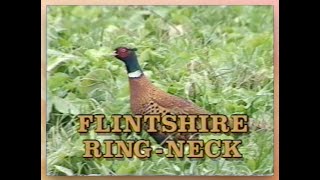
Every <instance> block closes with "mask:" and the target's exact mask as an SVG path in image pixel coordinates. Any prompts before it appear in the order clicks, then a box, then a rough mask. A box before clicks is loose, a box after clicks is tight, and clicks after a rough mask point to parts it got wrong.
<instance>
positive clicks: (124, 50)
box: [119, 48, 127, 53]
mask: <svg viewBox="0 0 320 180" xmlns="http://www.w3.org/2000/svg"><path fill="white" fill-rule="evenodd" d="M119 51H120V52H122V53H124V52H126V51H127V50H126V49H125V48H121V49H120V50H119Z"/></svg>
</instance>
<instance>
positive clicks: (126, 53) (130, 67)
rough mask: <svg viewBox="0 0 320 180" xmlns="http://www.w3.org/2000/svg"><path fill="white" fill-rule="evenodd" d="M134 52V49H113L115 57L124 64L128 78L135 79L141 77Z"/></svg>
mask: <svg viewBox="0 0 320 180" xmlns="http://www.w3.org/2000/svg"><path fill="white" fill-rule="evenodd" d="M135 51H137V49H136V48H132V49H131V48H126V47H118V48H116V49H115V57H116V58H117V59H119V60H121V61H122V62H124V63H125V65H126V68H127V72H128V76H129V77H132V78H135V77H140V76H141V75H142V69H141V68H140V65H139V62H138V59H137V56H136V53H135Z"/></svg>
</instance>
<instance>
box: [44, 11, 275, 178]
mask: <svg viewBox="0 0 320 180" xmlns="http://www.w3.org/2000/svg"><path fill="white" fill-rule="evenodd" d="M47 42H48V44H47V57H48V59H47V64H48V67H47V70H48V71H47V88H48V90H47V108H48V110H47V112H48V116H47V173H48V174H49V175H270V174H273V11H272V7H271V6H194V7H192V6H188V7H183V6H157V7H152V6H144V7H143V6H121V7H115V6H113V7H111V6H110V7H107V6H49V7H48V14H47ZM121 45H126V46H130V47H136V48H138V52H137V53H138V57H139V61H140V64H141V66H142V67H143V69H144V72H145V74H146V75H147V76H148V77H149V78H150V79H151V80H152V82H153V84H154V85H155V86H157V87H158V88H160V89H162V90H164V91H166V92H169V93H171V94H174V95H177V96H180V97H183V98H185V99H188V100H191V101H193V102H195V103H196V104H198V105H199V106H201V107H203V108H205V109H206V110H208V111H210V112H212V113H220V114H225V115H228V116H230V115H231V114H237V113H239V114H248V115H249V117H251V118H253V119H255V121H256V122H257V123H260V124H264V125H266V126H267V127H268V128H265V129H260V130H253V131H252V132H251V133H250V134H248V135H244V136H234V135H216V134H212V135H208V136H201V138H202V139H204V140H205V141H208V140H209V139H213V138H215V139H241V140H242V141H243V145H242V146H241V148H240V152H241V153H242V154H243V155H244V158H243V159H239V160H227V159H222V158H219V159H214V160H212V159H208V158H205V159H202V160H199V161H192V160H188V159H185V160H168V159H166V158H164V157H158V156H155V155H154V156H152V158H151V159H149V160H145V161H141V160H139V159H136V158H134V159H125V160H122V161H119V160H105V159H92V160H86V159H84V158H82V155H83V153H84V145H83V143H82V141H83V140H84V139H87V138H90V139H92V138H96V139H98V140H100V141H102V140H104V139H120V138H122V139H142V138H144V139H150V140H151V141H152V142H153V146H154V147H157V146H158V145H156V144H155V142H154V140H153V139H152V138H151V137H150V136H149V135H148V134H147V133H143V134H142V135H140V136H138V135H136V134H130V135H128V136H125V135H123V136H122V137H119V136H116V135H113V134H110V135H105V136H101V135H100V136H97V135H96V134H94V133H93V132H90V133H89V134H88V135H81V136H80V135H79V134H78V133H77V127H78V122H77V119H76V115H78V114H80V113H81V114H84V113H88V114H95V113H103V114H106V115H107V117H110V115H111V114H128V113H131V112H130V105H129V101H130V99H129V86H128V79H127V75H126V72H125V68H124V65H123V64H122V63H121V62H120V61H118V60H116V59H115V58H113V57H110V56H108V55H109V54H110V53H111V52H112V51H113V49H114V48H116V47H118V46H121Z"/></svg>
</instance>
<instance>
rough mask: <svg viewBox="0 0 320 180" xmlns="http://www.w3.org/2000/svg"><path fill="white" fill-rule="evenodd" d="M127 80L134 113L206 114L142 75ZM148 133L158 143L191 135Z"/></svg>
mask: <svg viewBox="0 0 320 180" xmlns="http://www.w3.org/2000/svg"><path fill="white" fill-rule="evenodd" d="M129 82H130V91H131V110H132V112H133V113H134V114H142V115H145V114H160V115H166V114H172V115H181V114H208V112H207V111H205V110H203V109H201V108H200V107H198V106H196V105H195V104H193V103H192V102H189V101H186V100H184V99H181V98H179V97H176V96H173V95H171V94H168V93H166V92H164V91H162V90H159V89H158V88H156V87H155V86H153V85H152V84H151V82H150V81H149V80H148V79H147V77H146V76H144V75H142V76H141V77H139V78H131V79H129ZM146 128H147V127H146ZM159 128H160V127H159ZM150 135H151V136H152V137H153V138H154V139H155V140H156V141H157V142H158V143H162V142H163V141H164V140H165V139H167V138H171V139H175V140H187V139H189V138H190V137H191V136H192V134H190V133H180V134H171V137H169V136H170V134H164V133H150ZM194 137H197V136H194Z"/></svg>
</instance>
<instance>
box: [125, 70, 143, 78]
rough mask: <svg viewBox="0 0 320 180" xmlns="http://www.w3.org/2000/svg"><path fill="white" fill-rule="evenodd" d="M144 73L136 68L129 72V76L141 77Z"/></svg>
mask: <svg viewBox="0 0 320 180" xmlns="http://www.w3.org/2000/svg"><path fill="white" fill-rule="evenodd" d="M141 75H142V71H141V70H136V71H134V72H131V73H128V76H129V77H130V78H137V77H140V76H141Z"/></svg>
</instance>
